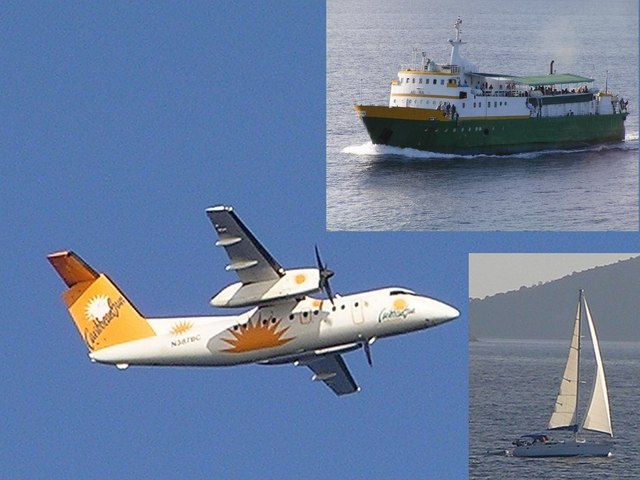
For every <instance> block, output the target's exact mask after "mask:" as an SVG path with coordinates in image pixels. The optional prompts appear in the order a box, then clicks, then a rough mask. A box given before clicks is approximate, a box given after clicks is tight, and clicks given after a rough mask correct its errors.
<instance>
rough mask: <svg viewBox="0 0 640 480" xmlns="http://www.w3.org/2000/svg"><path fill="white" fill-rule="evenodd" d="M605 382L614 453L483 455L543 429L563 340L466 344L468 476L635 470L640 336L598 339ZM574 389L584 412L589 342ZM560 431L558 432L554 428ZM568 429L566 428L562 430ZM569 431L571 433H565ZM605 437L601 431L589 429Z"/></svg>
mask: <svg viewBox="0 0 640 480" xmlns="http://www.w3.org/2000/svg"><path fill="white" fill-rule="evenodd" d="M600 349H601V353H602V358H603V362H604V369H605V374H606V379H607V384H608V388H609V402H610V405H611V420H612V425H613V432H614V442H615V443H614V446H613V455H612V456H611V457H605V458H518V457H511V456H504V455H502V456H501V455H488V454H487V451H488V450H494V449H498V448H512V447H513V445H512V444H511V442H513V441H514V440H515V439H516V438H518V437H519V436H520V435H524V434H527V433H534V432H543V431H545V428H546V426H547V423H548V421H549V418H550V417H551V412H552V411H553V405H554V403H555V400H556V396H557V394H558V388H559V386H560V379H561V376H562V373H563V371H564V366H565V363H566V361H567V355H568V352H569V339H567V341H566V342H561V341H530V342H527V341H506V340H485V341H479V342H472V343H470V344H469V478H470V479H475V480H480V479H498V478H505V479H507V478H553V479H561V478H567V479H569V478H581V479H601V478H615V479H637V478H640V430H639V429H638V425H639V421H640V415H639V413H638V394H639V393H640V377H639V376H638V373H639V372H640V343H625V342H607V341H604V342H600ZM585 350H587V351H586V352H585V353H586V355H584V356H583V357H585V359H584V360H582V364H583V365H582V367H583V371H585V372H586V373H587V375H586V377H585V383H584V384H582V385H583V388H582V390H581V393H580V397H581V400H580V408H579V415H580V418H583V417H582V416H583V415H584V412H585V409H586V404H587V402H588V399H589V395H590V392H591V377H592V376H593V371H594V368H595V367H594V363H595V362H594V361H593V360H592V358H593V357H592V355H593V354H592V353H591V352H592V350H591V349H590V348H589V349H585ZM551 435H552V436H553V437H557V438H562V434H561V433H557V434H556V433H552V434H551ZM565 435H566V434H565ZM569 435H571V434H569ZM589 438H591V439H593V440H604V439H607V438H608V436H607V435H604V434H593V435H589Z"/></svg>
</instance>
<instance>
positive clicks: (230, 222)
mask: <svg viewBox="0 0 640 480" xmlns="http://www.w3.org/2000/svg"><path fill="white" fill-rule="evenodd" d="M207 216H208V217H209V219H210V220H211V223H212V224H213V227H214V228H215V230H216V232H217V233H218V241H217V242H216V246H218V247H224V249H225V250H226V251H227V255H228V256H229V259H230V260H231V262H230V263H229V265H227V270H233V271H235V272H236V273H237V274H238V277H240V281H241V282H242V283H243V284H249V283H254V282H263V281H268V280H273V281H275V280H278V279H279V278H281V277H282V276H283V275H284V274H285V270H284V268H282V266H281V265H280V264H279V263H278V262H277V261H276V260H275V259H274V258H273V257H272V256H271V255H270V254H269V252H267V250H266V249H265V248H264V247H263V246H262V244H261V243H260V242H259V241H258V240H257V239H256V237H254V236H253V234H252V233H251V232H250V231H249V229H248V228H247V227H246V226H245V225H244V223H242V221H241V220H240V219H239V218H238V216H237V215H236V214H235V212H234V211H233V208H231V207H228V206H224V205H220V206H217V207H212V208H208V209H207Z"/></svg>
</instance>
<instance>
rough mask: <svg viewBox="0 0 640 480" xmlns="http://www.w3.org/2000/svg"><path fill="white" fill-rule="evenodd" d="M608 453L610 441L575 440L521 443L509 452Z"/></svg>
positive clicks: (550, 454) (532, 454)
mask: <svg viewBox="0 0 640 480" xmlns="http://www.w3.org/2000/svg"><path fill="white" fill-rule="evenodd" d="M610 453H611V444H610V443H598V442H576V441H566V442H550V443H535V444H533V445H522V446H519V447H516V448H514V449H513V450H512V452H511V454H512V455H513V456H514V457H607V456H609V454H610Z"/></svg>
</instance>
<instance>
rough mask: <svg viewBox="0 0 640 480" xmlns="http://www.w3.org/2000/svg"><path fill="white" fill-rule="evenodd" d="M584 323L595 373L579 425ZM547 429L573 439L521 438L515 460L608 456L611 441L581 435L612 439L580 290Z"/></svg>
mask: <svg viewBox="0 0 640 480" xmlns="http://www.w3.org/2000/svg"><path fill="white" fill-rule="evenodd" d="M584 321H586V322H587V324H588V325H589V333H590V336H591V342H592V344H593V352H594V354H595V360H596V374H595V378H594V381H593V386H592V389H591V398H590V400H589V406H588V408H587V411H586V413H585V415H584V418H583V419H582V422H580V421H579V418H578V412H577V410H578V400H579V398H580V393H581V392H580V356H581V353H583V352H582V342H581V339H582V335H581V333H582V324H583V322H584ZM547 429H548V430H571V431H573V432H574V433H575V436H574V437H573V438H572V439H569V440H558V441H554V440H552V439H551V438H550V436H549V435H546V434H544V433H536V434H530V435H524V436H522V437H520V438H519V439H518V440H516V441H515V442H513V444H514V445H515V448H514V449H513V450H512V451H511V454H512V455H513V456H516V457H574V456H588V457H606V456H608V455H609V454H610V453H611V447H612V442H611V441H610V440H609V441H601V442H596V441H587V440H585V439H584V438H582V435H581V434H582V431H583V430H590V431H595V432H601V433H605V434H608V435H609V436H610V437H611V438H613V428H612V427H611V412H610V410H609V396H608V394H607V382H606V380H605V376H604V366H603V364H602V356H601V355H600V345H599V343H598V337H597V336H596V329H595V326H594V324H593V319H592V318H591V312H590V311H589V306H588V305H587V300H586V298H585V296H584V291H583V290H580V297H579V299H578V308H577V311H576V320H575V324H574V327H573V336H572V338H571V346H570V347H569V357H568V359H567V364H566V366H565V369H564V374H563V375H562V381H561V382H560V390H559V392H558V398H557V399H556V403H555V406H554V409H553V413H552V414H551V419H550V420H549V425H548V427H547Z"/></svg>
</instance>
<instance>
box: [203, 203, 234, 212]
mask: <svg viewBox="0 0 640 480" xmlns="http://www.w3.org/2000/svg"><path fill="white" fill-rule="evenodd" d="M205 211H206V212H207V213H210V212H233V207H232V206H231V205H214V206H213V207H209V208H207V209H206V210H205Z"/></svg>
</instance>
